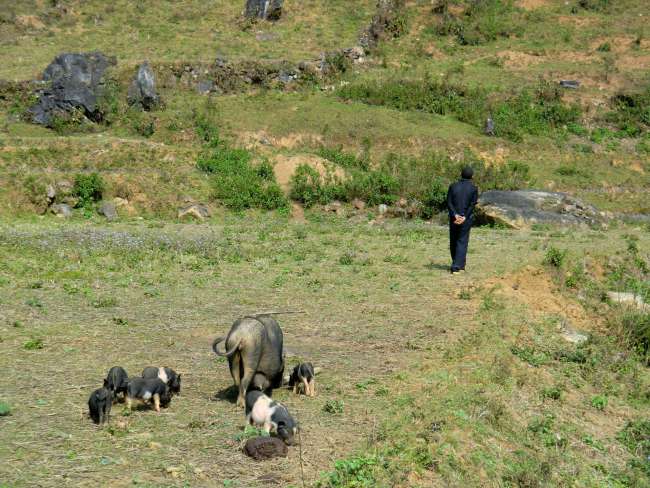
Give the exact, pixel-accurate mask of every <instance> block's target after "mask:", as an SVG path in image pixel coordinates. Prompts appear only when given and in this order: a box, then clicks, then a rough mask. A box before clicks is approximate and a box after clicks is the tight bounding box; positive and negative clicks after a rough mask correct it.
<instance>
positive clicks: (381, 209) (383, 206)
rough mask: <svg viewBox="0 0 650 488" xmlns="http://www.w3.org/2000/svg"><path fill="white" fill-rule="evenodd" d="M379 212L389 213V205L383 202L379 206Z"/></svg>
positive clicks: (381, 213)
mask: <svg viewBox="0 0 650 488" xmlns="http://www.w3.org/2000/svg"><path fill="white" fill-rule="evenodd" d="M377 212H378V213H379V215H386V214H387V213H388V205H386V204H385V203H382V204H381V205H379V206H378V207H377Z"/></svg>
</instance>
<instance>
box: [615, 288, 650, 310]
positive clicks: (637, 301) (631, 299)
mask: <svg viewBox="0 0 650 488" xmlns="http://www.w3.org/2000/svg"><path fill="white" fill-rule="evenodd" d="M607 298H609V299H610V300H611V301H612V302H614V303H621V304H624V305H632V306H634V307H636V308H639V309H641V310H647V309H650V305H649V304H647V303H645V302H644V301H643V297H641V296H639V295H637V294H636V293H632V292H621V291H608V292H607Z"/></svg>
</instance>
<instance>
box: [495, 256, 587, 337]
mask: <svg viewBox="0 0 650 488" xmlns="http://www.w3.org/2000/svg"><path fill="white" fill-rule="evenodd" d="M484 286H486V287H487V288H491V289H494V291H495V293H497V294H499V295H501V296H503V297H504V298H506V299H507V300H508V301H510V300H515V301H517V302H520V303H522V304H524V305H526V306H527V307H528V308H529V309H530V311H531V313H532V314H533V316H537V317H542V316H549V315H557V316H559V317H564V318H566V319H568V321H569V322H570V323H572V324H575V325H576V326H578V327H579V328H581V329H592V328H593V327H594V324H595V323H598V319H597V318H595V317H592V316H590V315H589V314H587V312H586V311H585V309H584V308H583V307H582V305H580V304H579V303H577V302H575V301H573V300H570V299H569V298H567V297H565V296H563V295H562V294H560V293H559V291H558V290H557V286H556V285H555V284H554V283H553V281H552V279H551V277H550V276H549V275H548V274H547V273H546V272H544V270H542V269H539V268H535V267H533V266H526V267H525V268H524V269H523V270H522V271H519V272H516V273H513V274H510V275H506V276H502V277H496V278H489V279H488V280H486V281H485V282H484Z"/></svg>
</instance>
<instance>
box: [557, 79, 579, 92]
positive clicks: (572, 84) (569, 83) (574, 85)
mask: <svg viewBox="0 0 650 488" xmlns="http://www.w3.org/2000/svg"><path fill="white" fill-rule="evenodd" d="M560 86H561V87H562V88H569V89H571V90H577V89H578V88H579V87H580V82H579V81H577V80H561V81H560Z"/></svg>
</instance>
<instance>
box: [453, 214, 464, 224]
mask: <svg viewBox="0 0 650 488" xmlns="http://www.w3.org/2000/svg"><path fill="white" fill-rule="evenodd" d="M463 222H465V217H463V216H462V215H454V224H456V225H462V224H463Z"/></svg>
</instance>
